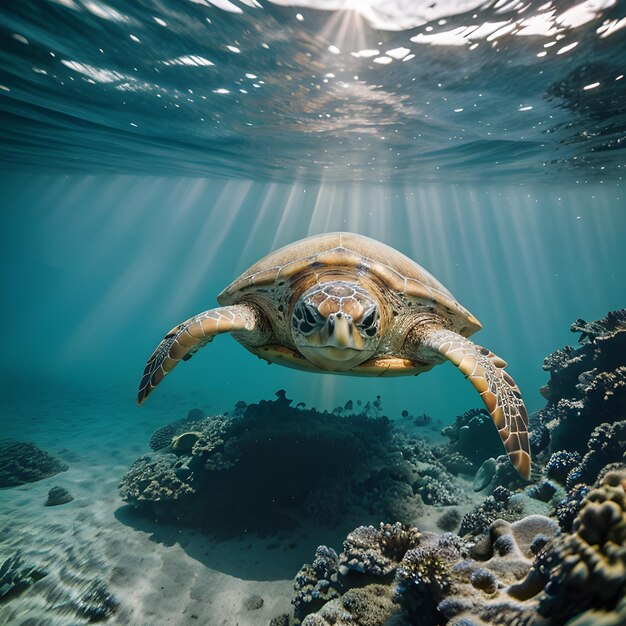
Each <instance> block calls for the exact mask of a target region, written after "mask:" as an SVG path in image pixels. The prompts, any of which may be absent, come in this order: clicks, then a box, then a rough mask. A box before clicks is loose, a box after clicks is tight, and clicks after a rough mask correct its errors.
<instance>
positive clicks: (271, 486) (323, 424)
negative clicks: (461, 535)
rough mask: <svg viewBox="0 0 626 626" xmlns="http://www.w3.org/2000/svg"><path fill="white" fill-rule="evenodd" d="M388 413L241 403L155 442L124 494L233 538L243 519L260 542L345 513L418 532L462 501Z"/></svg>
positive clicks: (373, 406) (171, 428)
mask: <svg viewBox="0 0 626 626" xmlns="http://www.w3.org/2000/svg"><path fill="white" fill-rule="evenodd" d="M354 410H357V411H360V412H359V413H354V412H350V411H354ZM381 412H382V403H381V401H380V398H376V400H375V401H374V402H372V403H366V404H365V405H362V404H361V403H360V402H356V403H352V402H348V403H346V405H345V406H343V407H340V408H338V409H336V410H335V411H333V412H327V411H317V410H314V409H309V408H306V407H305V406H304V405H302V404H299V405H297V406H295V407H294V406H292V401H291V400H290V399H289V398H287V397H286V395H285V392H284V391H282V390H281V391H279V392H277V394H276V398H275V399H274V400H271V401H270V400H262V401H260V402H258V403H255V404H250V405H246V404H245V403H243V402H238V403H237V405H236V407H235V409H234V411H232V412H231V414H230V415H228V414H226V415H216V416H209V417H203V416H201V415H199V414H197V413H194V412H191V413H190V416H188V418H187V419H185V420H179V421H178V422H175V423H174V424H171V425H168V426H164V427H162V428H161V429H159V430H158V431H157V432H156V433H155V434H154V435H153V436H152V439H151V446H152V447H153V448H154V447H157V446H159V447H160V449H159V450H158V451H157V452H155V453H153V454H150V455H147V456H144V457H142V458H140V459H138V460H137V461H136V463H135V464H134V465H133V466H132V467H131V469H130V470H129V472H128V473H127V475H126V476H125V477H124V478H123V480H122V482H121V484H120V493H121V495H122V497H123V498H124V500H125V501H126V502H128V503H129V504H131V505H133V506H135V507H137V508H138V509H139V510H147V511H148V512H149V513H150V514H154V515H156V516H157V517H159V518H164V519H168V520H175V519H176V520H178V521H179V522H180V523H181V524H189V523H192V524H199V525H200V526H201V527H202V528H204V529H205V530H208V531H210V530H215V531H216V532H221V530H223V529H228V532H232V533H236V532H238V530H239V529H240V528H239V527H240V526H241V524H242V523H244V522H243V520H245V524H246V528H247V529H249V530H258V531H260V532H263V533H266V532H269V533H276V532H278V531H280V530H281V529H284V528H290V527H293V526H294V525H297V524H298V523H300V520H303V519H305V518H307V517H310V516H315V518H316V519H318V520H319V521H320V522H326V523H328V524H336V523H339V522H340V521H341V520H342V519H344V515H345V512H346V511H347V510H348V508H352V509H355V508H356V509H358V508H360V509H362V510H363V511H364V512H365V513H366V514H367V515H371V516H372V517H373V518H374V519H376V518H378V519H380V518H381V517H382V518H383V519H387V520H390V521H400V522H403V523H414V522H415V520H416V519H417V518H418V517H419V515H420V513H421V511H422V509H423V506H424V503H426V504H434V505H456V504H459V503H461V502H463V501H464V500H465V499H466V497H465V494H464V493H463V490H462V489H460V488H459V486H458V485H457V484H456V483H455V480H454V477H453V475H452V474H451V473H450V472H448V471H447V470H446V468H445V467H444V465H443V464H442V463H441V462H439V461H438V460H437V459H436V458H435V457H434V456H433V454H432V452H431V449H430V447H429V446H428V445H427V444H426V443H425V442H424V441H423V440H420V439H418V438H416V437H414V436H408V435H407V434H406V433H404V432H394V431H393V430H392V427H391V423H390V420H389V419H387V418H386V417H384V416H383V415H382V414H381ZM491 428H493V426H491ZM232 493H237V494H238V497H237V498H232V497H231V495H230V494H232ZM182 500H184V506H181V501H182ZM207 502H210V503H211V506H206V503H207ZM147 504H150V506H146V505H147ZM220 529H221V530H220ZM346 530H347V529H346Z"/></svg>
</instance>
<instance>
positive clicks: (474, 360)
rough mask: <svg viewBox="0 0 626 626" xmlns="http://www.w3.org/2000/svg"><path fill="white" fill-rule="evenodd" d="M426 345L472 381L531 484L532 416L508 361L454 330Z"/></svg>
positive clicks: (428, 338) (429, 338)
mask: <svg viewBox="0 0 626 626" xmlns="http://www.w3.org/2000/svg"><path fill="white" fill-rule="evenodd" d="M422 345H423V346H424V345H425V346H427V347H430V348H432V349H434V350H437V351H438V352H440V353H441V354H442V355H443V356H445V357H446V358H447V359H448V360H449V361H451V362H452V363H454V365H456V366H457V367H458V368H459V369H460V370H461V371H462V372H463V373H464V374H465V375H466V376H467V377H468V378H469V380H470V382H471V383H472V385H474V387H475V388H476V390H477V391H478V393H479V394H480V397H481V398H482V400H483V402H484V403H485V406H486V407H487V410H488V411H489V414H490V415H491V418H492V419H493V422H494V424H495V425H496V428H497V429H498V433H500V437H501V438H502V443H504V447H505V448H506V451H507V454H508V455H509V459H510V461H511V463H512V464H513V465H514V467H515V469H517V471H518V472H519V473H520V474H521V475H522V476H523V477H524V478H525V479H526V480H528V479H529V478H530V447H529V445H528V413H527V411H526V407H525V406H524V401H523V400H522V394H521V393H520V390H519V388H518V387H517V385H516V384H515V381H514V380H513V379H512V378H511V377H510V376H509V375H508V374H507V373H506V372H505V371H504V367H505V366H506V361H504V360H502V359H501V358H500V357H498V356H496V355H495V354H493V353H492V352H490V351H489V350H487V349H486V348H482V347H481V346H477V345H476V344H474V343H472V342H471V341H470V340H469V339H466V338H465V337H462V336H461V335H459V334H457V333H455V332H452V331H450V330H442V329H439V330H431V331H429V332H427V333H426V334H425V335H424V336H423V337H422Z"/></svg>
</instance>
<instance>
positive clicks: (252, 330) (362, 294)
mask: <svg viewBox="0 0 626 626" xmlns="http://www.w3.org/2000/svg"><path fill="white" fill-rule="evenodd" d="M217 301H218V303H219V304H220V306H219V307H217V308H214V309H210V310H208V311H205V312H203V313H200V314H198V315H195V316H194V317H191V318H190V319H188V320H187V321H185V322H183V323H181V324H178V325H177V326H175V327H174V328H173V329H172V330H171V331H170V332H169V333H167V335H165V337H164V339H163V340H162V341H161V343H160V344H159V345H158V346H157V348H156V350H155V351H154V352H153V353H152V355H151V356H150V358H149V359H148V362H147V364H146V367H145V369H144V373H143V377H142V379H141V383H140V386H139V394H138V397H137V401H138V403H139V404H141V403H143V402H144V401H145V399H146V398H147V397H148V395H150V393H151V392H152V391H153V390H154V388H155V387H156V386H157V385H158V384H159V383H160V382H161V381H162V380H163V378H164V377H165V376H166V375H167V374H168V373H169V372H171V371H172V369H173V368H174V367H175V366H176V365H177V364H178V363H179V362H180V361H181V360H187V359H188V358H190V357H191V355H193V354H194V352H196V351H197V350H198V349H199V348H201V347H203V346H204V345H206V344H207V343H209V342H210V341H212V340H213V338H214V337H215V336H216V335H218V334H221V333H231V334H232V335H233V337H234V338H235V339H236V340H237V341H238V342H239V343H241V344H242V345H243V346H244V347H245V348H246V349H247V350H249V351H250V352H252V353H253V354H256V355H257V356H259V357H261V358H262V359H265V360H266V361H268V362H270V363H278V364H280V365H284V366H287V367H292V368H297V369H300V370H306V371H310V372H334V373H341V374H349V375H354V376H407V375H413V376H414V375H416V374H420V373H422V372H426V371H428V370H430V369H432V368H433V367H434V366H435V365H437V364H439V363H442V362H443V361H445V360H446V359H447V360H449V361H450V362H452V363H453V364H454V365H456V367H457V368H458V369H459V370H461V372H463V374H465V376H466V377H467V378H468V379H469V381H470V382H471V383H472V385H473V386H474V387H475V388H476V390H477V391H478V393H479V394H480V396H481V398H482V400H483V402H484V403H485V406H486V407H487V409H488V411H489V413H490V415H491V417H492V419H493V421H494V424H495V426H496V428H497V429H498V432H499V433H500V436H501V438H502V442H503V444H504V446H505V448H506V451H507V454H508V455H509V459H510V460H511V462H512V463H513V465H514V466H515V467H516V469H517V470H518V471H519V473H520V474H521V475H522V476H523V477H524V478H527V479H528V478H529V477H530V465H531V464H530V447H529V444H528V414H527V412H526V407H525V406H524V402H523V400H522V396H521V393H520V391H519V389H518V387H517V385H516V384H515V382H514V381H513V379H512V378H511V377H510V376H509V374H508V373H507V372H506V371H505V370H504V368H505V366H506V362H505V361H504V360H503V359H501V358H500V357H498V356H496V355H495V354H493V353H492V352H491V351H489V350H487V349H486V348H483V347H481V346H479V345H476V344H474V343H473V342H472V341H470V340H469V339H468V337H470V336H471V335H472V334H473V333H475V332H476V331H478V330H480V328H481V325H480V323H479V322H478V320H477V319H476V318H475V317H474V316H473V315H472V314H471V313H470V312H469V311H467V310H466V309H465V308H464V307H463V306H461V304H459V302H458V301H457V300H456V299H455V298H454V296H453V295H452V294H451V293H450V292H449V291H448V290H447V289H446V288H445V287H444V286H443V285H442V284H441V283H440V282H439V281H438V280H437V279H436V278H434V277H433V276H432V275H431V274H429V273H428V272H427V271H426V270H425V269H424V268H423V267H421V266H419V265H418V264H417V263H415V262H414V261H412V260H411V259H409V258H408V257H406V256H405V255H403V254H402V253H400V252H398V251H397V250H394V249H393V248H391V247H389V246H386V245H385V244H383V243H380V242H378V241H375V240H374V239H370V238H368V237H364V236H362V235H356V234H353V233H328V234H324V235H317V236H314V237H308V238H306V239H302V240H300V241H296V242H295V243H292V244H290V245H288V246H285V247H284V248H281V249H279V250H277V251H275V252H272V253H271V254H269V255H267V256H266V257H264V258H263V259H261V260H260V261H258V262H257V263H255V264H254V265H253V266H252V267H250V268H249V269H248V270H247V271H245V272H244V273H243V274H242V275H241V276H239V278H237V279H235V281H233V282H232V283H231V284H230V285H229V286H228V287H226V289H224V291H222V293H221V294H219V296H218V297H217Z"/></svg>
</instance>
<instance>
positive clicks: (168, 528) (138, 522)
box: [115, 506, 370, 581]
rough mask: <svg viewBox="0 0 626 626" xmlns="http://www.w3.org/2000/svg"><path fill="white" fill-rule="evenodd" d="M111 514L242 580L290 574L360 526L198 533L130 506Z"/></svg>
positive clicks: (153, 538) (350, 523)
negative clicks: (323, 548) (266, 531)
mask: <svg viewBox="0 0 626 626" xmlns="http://www.w3.org/2000/svg"><path fill="white" fill-rule="evenodd" d="M115 517H116V519H117V520H118V521H119V522H121V523H122V524H124V525H126V526H128V527H130V528H133V529H134V530H136V531H137V532H142V533H146V534H148V535H149V536H150V540H151V541H154V542H155V543H159V544H161V545H164V546H174V545H179V546H180V547H181V548H182V549H183V550H184V551H185V552H186V554H187V555H188V556H189V557H191V558H192V559H195V560H196V561H199V562H200V563H202V564H203V565H205V566H206V567H209V568H211V569H214V570H217V571H220V572H222V573H224V574H228V575H230V576H235V577H237V578H240V579H242V580H258V581H273V580H288V579H291V578H294V577H295V575H296V574H297V573H298V570H299V569H300V568H301V567H302V565H303V564H304V563H311V562H312V560H313V558H314V555H315V550H316V548H317V547H318V546H319V545H321V544H325V545H329V546H331V547H333V548H335V549H336V550H337V551H339V550H340V549H341V545H342V541H343V539H344V538H345V536H346V534H347V533H348V532H349V531H351V530H353V529H354V527H355V526H358V525H359V524H358V523H356V521H355V520H345V522H344V523H342V524H341V525H340V526H337V527H334V528H329V527H328V526H325V527H322V526H314V525H312V524H311V525H308V526H307V527H304V526H301V527H298V528H290V529H288V530H282V531H279V532H275V533H273V534H269V533H267V534H265V533H262V532H258V531H255V532H251V531H246V530H245V529H242V528H238V529H235V528H233V527H230V528H222V529H221V532H220V529H218V528H214V529H211V531H207V532H202V531H200V530H198V529H196V528H191V527H184V526H183V527H181V526H176V525H174V524H170V523H166V522H163V521H159V520H157V519H155V518H154V517H150V516H148V515H146V513H145V512H139V511H137V510H136V509H134V508H133V507H132V506H122V507H120V508H118V509H117V510H116V511H115ZM361 523H363V520H362V519H361ZM367 523H370V522H369V521H368V522H367Z"/></svg>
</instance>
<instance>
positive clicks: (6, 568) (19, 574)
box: [0, 552, 47, 602]
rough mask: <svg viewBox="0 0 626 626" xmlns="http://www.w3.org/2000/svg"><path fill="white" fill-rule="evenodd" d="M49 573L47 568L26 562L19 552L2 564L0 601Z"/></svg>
mask: <svg viewBox="0 0 626 626" xmlns="http://www.w3.org/2000/svg"><path fill="white" fill-rule="evenodd" d="M46 575H47V572H46V570H45V569H41V568H39V567H37V566H36V565H33V564H30V563H24V561H23V560H22V557H21V555H20V553H19V552H16V553H15V554H13V555H11V556H10V557H8V558H7V559H5V561H4V562H3V563H2V565H0V602H4V601H6V600H9V599H10V598H13V597H15V596H16V595H18V594H20V593H21V592H22V591H24V590H25V589H26V588H27V587H29V586H30V585H32V584H33V583H34V582H36V581H38V580H40V579H41V578H43V577H44V576H46Z"/></svg>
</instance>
